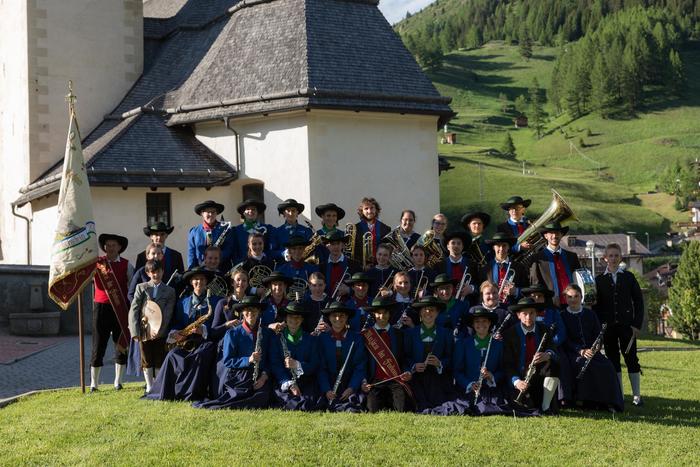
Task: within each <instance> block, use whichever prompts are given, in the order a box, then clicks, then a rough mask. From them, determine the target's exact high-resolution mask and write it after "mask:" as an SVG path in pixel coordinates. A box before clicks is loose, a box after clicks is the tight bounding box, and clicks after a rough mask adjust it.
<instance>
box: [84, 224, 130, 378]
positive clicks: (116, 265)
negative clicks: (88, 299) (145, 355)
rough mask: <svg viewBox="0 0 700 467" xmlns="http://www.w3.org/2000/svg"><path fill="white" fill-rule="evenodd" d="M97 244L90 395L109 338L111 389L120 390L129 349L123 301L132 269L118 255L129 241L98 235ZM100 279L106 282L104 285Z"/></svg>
mask: <svg viewBox="0 0 700 467" xmlns="http://www.w3.org/2000/svg"><path fill="white" fill-rule="evenodd" d="M98 243H99V245H100V248H101V249H102V251H104V252H105V255H104V256H100V257H99V258H97V261H98V268H100V270H101V271H105V272H104V273H103V274H100V273H99V271H98V274H95V281H94V282H95V294H94V303H95V304H94V306H93V308H92V358H91V359H90V392H94V391H97V387H98V385H99V378H100V370H101V369H102V366H103V362H102V360H103V358H104V355H105V351H106V350H107V344H108V343H109V338H110V336H111V337H112V341H113V342H114V349H115V352H114V353H115V357H114V374H115V375H114V387H115V388H116V389H121V386H122V376H123V375H124V372H125V371H126V359H127V350H128V345H129V341H130V338H129V329H128V326H129V316H128V312H129V308H128V302H127V300H126V293H127V290H128V285H129V281H131V277H132V276H133V275H134V267H133V266H132V265H131V263H129V261H128V260H127V259H125V258H122V257H121V256H120V255H121V254H122V253H123V252H124V250H126V247H127V246H128V244H129V240H128V239H127V238H126V237H122V236H121V235H116V234H107V233H104V234H101V235H100V236H99V237H98ZM102 277H106V278H107V279H108V280H107V281H103V280H102Z"/></svg>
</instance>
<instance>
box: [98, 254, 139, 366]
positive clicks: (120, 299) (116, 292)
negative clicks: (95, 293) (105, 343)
mask: <svg viewBox="0 0 700 467" xmlns="http://www.w3.org/2000/svg"><path fill="white" fill-rule="evenodd" d="M95 273H96V274H97V279H98V280H99V281H100V282H101V283H102V287H103V288H104V291H105V292H106V293H107V298H109V303H110V305H112V310H114V314H115V315H116V317H117V321H118V322H119V327H120V328H121V330H122V332H121V334H120V335H119V340H118V341H117V345H116V347H117V350H119V351H120V352H126V351H127V350H128V349H129V341H130V340H131V335H130V334H129V304H128V303H127V302H126V294H125V293H124V291H123V290H122V289H121V287H119V282H118V281H117V277H116V276H115V275H114V271H113V270H112V268H111V267H110V265H109V261H107V259H106V258H104V257H102V258H100V260H99V261H97V268H96V269H95Z"/></svg>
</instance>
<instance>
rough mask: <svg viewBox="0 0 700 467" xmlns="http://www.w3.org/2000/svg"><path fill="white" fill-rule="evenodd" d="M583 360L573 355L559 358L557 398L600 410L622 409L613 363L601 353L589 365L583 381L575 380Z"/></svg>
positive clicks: (622, 404) (620, 394)
mask: <svg viewBox="0 0 700 467" xmlns="http://www.w3.org/2000/svg"><path fill="white" fill-rule="evenodd" d="M585 362H586V359H585V358H583V357H581V356H580V355H578V354H576V353H575V352H569V351H567V352H563V354H562V358H561V366H560V368H561V383H560V385H559V398H560V399H563V400H565V401H570V402H574V401H582V402H584V403H586V404H587V405H592V406H599V407H600V408H607V407H612V408H614V409H615V410H617V411H619V412H621V411H622V410H623V409H624V402H623V399H622V390H621V389H620V382H619V381H618V379H617V375H616V374H615V368H614V367H613V364H612V363H611V362H610V360H608V359H607V358H606V357H605V356H603V355H601V354H600V353H598V354H596V355H595V356H594V357H593V360H591V363H590V364H589V365H588V368H587V369H586V372H585V373H584V374H583V378H581V379H577V378H576V377H577V376H578V374H579V372H580V371H581V368H583V365H584V364H585Z"/></svg>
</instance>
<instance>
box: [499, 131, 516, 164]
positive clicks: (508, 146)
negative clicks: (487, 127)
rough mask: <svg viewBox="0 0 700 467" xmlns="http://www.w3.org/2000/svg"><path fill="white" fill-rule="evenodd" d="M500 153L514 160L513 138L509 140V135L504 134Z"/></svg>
mask: <svg viewBox="0 0 700 467" xmlns="http://www.w3.org/2000/svg"><path fill="white" fill-rule="evenodd" d="M501 152H502V153H503V154H507V155H509V156H512V157H513V158H515V144H513V138H511V136H510V133H506V137H505V138H504V139H503V146H501Z"/></svg>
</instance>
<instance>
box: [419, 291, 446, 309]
mask: <svg viewBox="0 0 700 467" xmlns="http://www.w3.org/2000/svg"><path fill="white" fill-rule="evenodd" d="M428 306H434V307H437V309H438V313H442V312H443V311H445V308H446V307H447V304H446V303H445V302H443V301H442V300H440V299H439V298H437V297H435V296H433V295H427V296H425V297H421V298H420V299H418V300H416V301H415V302H413V303H411V308H416V309H419V310H420V309H421V308H425V307H428Z"/></svg>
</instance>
